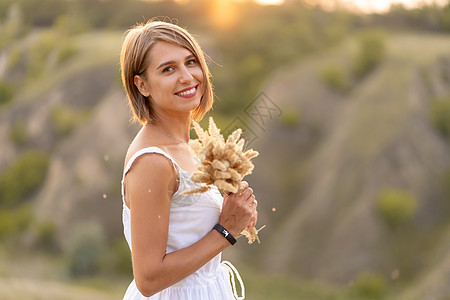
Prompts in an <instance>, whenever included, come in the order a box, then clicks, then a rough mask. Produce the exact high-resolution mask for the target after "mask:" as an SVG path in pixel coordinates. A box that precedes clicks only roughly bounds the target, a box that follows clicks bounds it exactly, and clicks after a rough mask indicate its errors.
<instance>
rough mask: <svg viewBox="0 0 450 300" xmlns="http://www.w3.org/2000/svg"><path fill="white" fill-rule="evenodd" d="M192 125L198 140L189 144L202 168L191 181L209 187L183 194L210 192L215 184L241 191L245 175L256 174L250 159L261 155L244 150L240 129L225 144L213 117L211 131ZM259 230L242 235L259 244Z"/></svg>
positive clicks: (229, 190) (222, 188)
mask: <svg viewBox="0 0 450 300" xmlns="http://www.w3.org/2000/svg"><path fill="white" fill-rule="evenodd" d="M192 124H193V127H194V130H195V133H196V134H197V136H198V139H194V140H191V141H190V142H189V145H190V147H191V149H192V151H193V152H194V154H195V155H196V156H197V158H198V159H199V160H200V161H201V165H200V166H198V172H196V173H194V174H193V175H192V178H191V179H192V180H193V181H194V182H198V183H205V184H206V186H201V187H199V188H195V189H192V190H187V191H184V192H183V194H194V193H203V192H206V191H207V190H209V189H210V187H209V185H211V184H212V185H215V186H216V187H217V188H218V189H221V190H222V191H223V192H225V193H227V194H229V193H236V192H237V191H238V190H239V189H240V188H241V183H242V179H243V178H244V176H246V175H248V174H251V173H252V171H253V168H254V166H253V163H252V162H251V161H250V160H251V159H252V158H254V157H256V156H258V154H259V153H258V152H257V151H254V150H253V149H249V150H247V151H245V152H244V151H243V148H244V143H245V140H244V139H243V138H241V134H242V129H240V128H238V129H236V130H235V131H234V132H233V133H231V134H230V135H229V136H228V138H227V140H226V141H225V139H224V138H223V135H222V134H220V129H219V128H217V126H216V123H214V120H213V118H212V117H210V118H209V126H208V130H207V131H206V130H203V128H202V127H201V126H200V125H199V124H198V123H197V122H195V121H192ZM261 229H262V228H260V229H259V230H261ZM259 230H256V229H255V228H252V229H250V230H247V229H245V230H244V231H243V232H242V233H241V235H243V236H246V237H247V239H248V242H249V244H251V243H253V242H254V241H255V240H257V241H258V243H259V238H258V232H259Z"/></svg>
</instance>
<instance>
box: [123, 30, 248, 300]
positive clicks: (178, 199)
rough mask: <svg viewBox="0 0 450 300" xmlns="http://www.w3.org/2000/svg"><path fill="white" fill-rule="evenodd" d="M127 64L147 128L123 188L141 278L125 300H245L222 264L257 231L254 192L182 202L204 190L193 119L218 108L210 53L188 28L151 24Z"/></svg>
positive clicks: (131, 155) (133, 39)
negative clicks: (198, 177) (246, 234)
mask: <svg viewBox="0 0 450 300" xmlns="http://www.w3.org/2000/svg"><path fill="white" fill-rule="evenodd" d="M120 64H121V72H122V82H123V85H124V87H125V90H126V92H127V96H128V100H129V104H130V106H131V109H132V111H133V115H134V118H135V119H136V120H137V121H139V122H140V123H141V124H142V129H141V130H140V131H139V132H138V134H137V135H136V137H135V138H134V140H133V141H132V143H131V145H130V147H129V149H128V153H127V155H126V158H125V168H124V173H123V180H122V198H123V225H124V233H125V237H126V240H127V242H128V245H129V246H130V249H131V254H132V264H133V275H134V280H133V282H132V283H131V284H130V286H129V287H128V289H127V291H126V293H125V296H124V299H133V300H134V299H152V300H154V299H166V300H177V299H180V300H181V299H183V300H189V299H192V300H194V299H195V300H229V299H244V296H238V295H237V293H236V288H235V282H234V277H235V276H236V277H237V279H238V281H239V282H240V283H241V288H242V292H244V288H243V285H242V281H241V279H240V277H239V274H238V273H237V271H236V269H235V268H234V267H233V265H231V264H230V263H229V262H221V252H222V251H223V250H224V249H225V248H227V247H229V246H231V245H232V244H234V243H235V242H236V240H235V237H237V236H238V235H239V233H240V232H241V231H242V230H244V229H245V228H246V227H247V228H249V229H250V228H252V227H254V226H255V223H256V219H257V211H256V207H257V203H256V200H255V196H254V195H253V191H252V189H251V188H249V187H248V184H246V183H245V184H244V185H245V186H244V187H243V189H242V190H240V191H238V192H237V193H235V194H230V195H228V196H227V195H225V196H224V197H222V195H221V194H220V192H219V191H218V190H217V189H216V188H213V189H211V190H210V191H208V192H206V193H203V194H192V195H184V194H182V192H183V191H184V190H188V189H191V188H195V187H198V186H199V184H196V183H194V182H193V181H191V180H190V176H191V175H192V173H193V172H194V171H196V165H197V163H196V161H195V160H194V157H193V154H192V152H191V151H190V149H189V146H188V142H189V130H190V124H191V120H192V119H195V120H200V119H201V118H202V117H203V116H204V114H205V113H206V112H207V111H208V110H209V109H210V108H211V106H212V102H213V92H212V86H211V82H210V73H209V70H208V67H207V65H206V62H205V58H204V54H203V52H202V50H201V48H200V46H199V45H198V43H197V42H196V41H195V40H194V38H193V37H192V36H191V35H190V34H189V33H188V32H187V31H186V30H184V29H182V28H180V27H179V26H176V25H174V24H170V23H166V22H156V21H151V22H148V23H147V24H143V25H138V26H135V27H133V28H132V29H130V30H128V31H127V33H126V35H125V39H124V41H123V45H122V51H121V57H120ZM230 278H232V279H233V280H231V281H230ZM232 286H233V287H232Z"/></svg>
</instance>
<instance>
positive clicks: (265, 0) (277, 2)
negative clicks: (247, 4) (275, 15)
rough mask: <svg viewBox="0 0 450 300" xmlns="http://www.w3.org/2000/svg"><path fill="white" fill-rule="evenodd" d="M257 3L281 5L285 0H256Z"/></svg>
mask: <svg viewBox="0 0 450 300" xmlns="http://www.w3.org/2000/svg"><path fill="white" fill-rule="evenodd" d="M254 1H255V2H256V3H258V4H261V5H281V4H283V3H284V1H285V0H254Z"/></svg>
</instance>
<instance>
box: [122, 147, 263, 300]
mask: <svg viewBox="0 0 450 300" xmlns="http://www.w3.org/2000/svg"><path fill="white" fill-rule="evenodd" d="M176 178H177V174H176V172H175V170H174V168H173V165H172V163H171V162H170V161H169V160H168V159H167V158H165V157H164V156H161V155H158V154H146V155H143V156H141V157H139V158H138V159H137V161H135V163H134V164H133V167H132V169H131V170H130V171H129V172H128V173H127V175H126V181H125V188H126V189H125V191H126V192H125V193H126V197H127V199H128V203H129V205H130V210H131V243H132V249H133V251H132V262H133V273H134V278H135V281H136V286H137V288H138V289H139V291H140V292H141V294H143V295H144V296H146V297H149V296H151V295H153V294H155V293H157V292H159V291H161V290H163V289H165V288H167V287H169V286H171V285H173V284H174V283H176V282H178V281H180V280H182V279H184V278H186V277H187V276H189V275H190V274H192V273H194V272H195V271H197V270H198V269H199V268H200V267H202V266H203V265H204V264H205V263H207V262H208V261H209V260H211V259H212V258H213V257H215V256H216V255H217V254H219V253H220V252H221V251H223V250H224V249H225V248H227V247H228V246H229V245H230V243H229V242H228V241H227V240H226V239H225V238H224V237H223V236H222V235H221V234H220V233H219V232H217V231H216V230H213V231H211V232H210V233H208V234H207V235H206V236H205V237H204V238H202V239H201V240H199V241H198V242H196V243H195V244H193V245H191V246H189V247H186V248H184V249H180V250H178V251H174V252H172V253H169V254H166V246H167V239H168V230H169V212H170V198H171V196H172V194H173V193H174V192H175V189H176V186H177V185H176V181H175V179H176ZM252 193H253V191H252V190H251V189H250V188H247V189H246V190H245V192H244V193H243V194H242V195H240V192H238V193H236V194H232V195H230V196H228V197H227V198H226V200H225V201H224V205H223V208H222V213H221V216H220V220H219V222H220V224H221V225H222V226H224V227H225V228H226V229H227V230H228V231H229V232H230V233H231V234H232V235H233V236H237V235H238V234H239V233H240V232H241V231H242V230H243V229H244V228H245V227H246V226H247V225H248V224H249V222H250V219H251V217H252V215H253V214H254V213H255V210H256V205H254V204H251V203H252V201H253V199H254V196H253V195H252ZM211 229H212V228H211Z"/></svg>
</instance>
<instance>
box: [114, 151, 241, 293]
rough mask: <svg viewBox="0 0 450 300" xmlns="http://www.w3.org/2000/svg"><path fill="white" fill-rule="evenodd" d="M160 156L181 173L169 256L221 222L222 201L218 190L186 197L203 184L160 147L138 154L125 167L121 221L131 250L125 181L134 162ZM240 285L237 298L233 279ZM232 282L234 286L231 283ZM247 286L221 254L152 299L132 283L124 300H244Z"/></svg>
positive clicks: (172, 215) (172, 213)
mask: <svg viewBox="0 0 450 300" xmlns="http://www.w3.org/2000/svg"><path fill="white" fill-rule="evenodd" d="M148 153H157V154H161V155H164V156H165V157H167V158H168V159H170V160H171V161H172V163H173V164H174V166H175V168H176V169H177V171H178V176H179V180H180V181H179V187H178V190H177V191H176V192H175V193H174V194H173V196H172V199H171V206H170V221H169V235H168V241H167V249H166V253H170V252H173V251H176V250H179V249H182V248H185V247H188V246H190V245H192V244H194V243H195V242H197V241H199V240H200V239H201V238H203V237H204V236H206V235H207V234H208V233H209V232H210V231H211V229H212V228H213V227H214V225H215V224H216V223H217V222H218V221H219V215H220V211H221V208H222V202H223V197H222V195H221V194H220V192H219V190H218V189H217V188H216V187H213V188H212V189H211V190H209V191H207V192H206V193H201V194H191V195H183V194H182V192H183V191H184V190H189V189H192V188H196V187H198V186H200V185H201V184H198V183H195V182H193V181H192V180H191V179H190V177H191V176H192V174H191V173H189V172H186V171H184V170H183V169H181V168H180V167H179V166H178V164H177V163H176V162H175V160H173V159H172V157H170V156H169V155H168V154H167V153H166V152H164V151H163V150H161V149H160V148H158V147H148V148H144V149H141V150H139V151H138V152H136V153H135V154H134V155H133V156H132V157H131V159H130V160H129V162H128V164H127V166H126V167H125V170H124V173H123V178H122V183H121V184H122V201H123V211H122V221H123V228H124V234H125V238H126V240H127V243H128V246H129V247H130V250H131V251H132V249H131V229H130V209H129V208H128V206H127V205H126V204H125V197H124V185H123V183H124V178H125V175H126V174H127V172H128V171H129V170H130V168H131V166H132V165H133V162H134V161H135V160H136V158H138V157H139V156H141V155H144V154H148ZM235 276H236V278H237V279H238V282H239V284H240V285H241V292H242V294H243V295H242V296H238V294H237V292H236V287H235V281H234V278H235ZM230 278H231V279H232V285H233V286H232V285H231V283H230ZM244 293H245V290H244V285H243V284H242V279H241V278H240V276H239V273H238V272H237V270H236V269H235V268H234V266H233V265H232V264H231V263H229V262H226V261H224V262H221V254H218V255H217V256H216V257H214V258H213V259H211V260H210V261H209V262H207V263H206V264H205V265H204V266H203V267H201V268H200V269H199V270H197V271H196V272H195V273H193V274H192V275H190V276H188V277H187V278H185V279H183V280H181V281H179V282H178V283H176V284H174V285H172V286H170V287H168V288H166V289H165V290H162V291H161V292H159V293H157V294H155V295H153V296H151V297H145V296H143V295H142V294H141V293H140V292H139V290H138V289H137V287H136V283H135V281H134V280H133V281H132V282H131V284H130V285H129V287H128V289H127V291H126V292H125V296H124V298H123V299H124V300H144V299H148V300H231V299H238V300H241V299H244V297H245V295H244Z"/></svg>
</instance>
